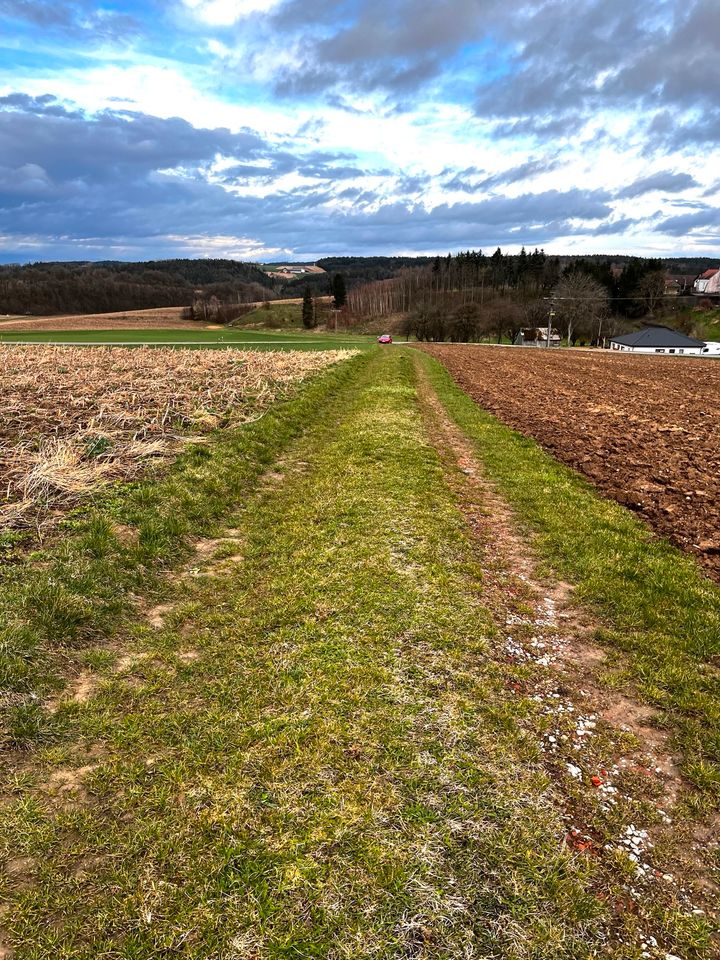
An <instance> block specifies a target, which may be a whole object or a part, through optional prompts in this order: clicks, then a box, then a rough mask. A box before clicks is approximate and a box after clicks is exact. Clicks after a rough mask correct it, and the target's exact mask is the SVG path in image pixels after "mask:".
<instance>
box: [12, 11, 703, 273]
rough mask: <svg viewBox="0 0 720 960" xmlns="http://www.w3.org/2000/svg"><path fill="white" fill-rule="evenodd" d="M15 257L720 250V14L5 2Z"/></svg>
mask: <svg viewBox="0 0 720 960" xmlns="http://www.w3.org/2000/svg"><path fill="white" fill-rule="evenodd" d="M0 48H1V50H0V261H4V262H8V261H26V260H39V259H60V260H68V259H104V258H117V259H126V260H131V259H143V258H150V257H173V256H223V257H225V256H229V257H236V258H241V259H253V260H273V259H274V260H278V259H285V258H288V259H315V258H317V257H320V256H323V255H330V254H338V255H343V254H391V253H434V252H448V251H455V250H458V249H466V248H469V247H472V248H476V249H477V248H483V249H494V248H495V247H496V246H498V245H500V246H502V247H503V248H504V249H509V250H517V249H519V248H520V247H521V246H522V245H525V246H526V247H531V248H532V247H535V246H538V247H544V248H545V249H546V250H547V251H551V252H557V253H560V252H575V253H585V252H638V253H646V254H657V253H665V254H669V255H672V254H685V253H697V254H701V255H705V256H718V257H720V200H719V199H718V196H719V191H720V9H719V8H718V2H717V0H653V2H647V0H645V2H642V3H641V2H640V0H572V2H570V0H526V2H521V0H433V2H432V3H428V2H427V0H309V2H302V3H301V2H300V0H144V2H140V0H129V2H126V3H116V2H112V0H109V2H106V3H104V4H101V5H99V4H98V3H95V2H91V0H75V2H72V3H63V2H58V0H0Z"/></svg>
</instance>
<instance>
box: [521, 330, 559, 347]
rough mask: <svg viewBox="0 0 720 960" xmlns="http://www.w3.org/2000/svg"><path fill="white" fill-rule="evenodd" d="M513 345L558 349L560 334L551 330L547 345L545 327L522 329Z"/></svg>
mask: <svg viewBox="0 0 720 960" xmlns="http://www.w3.org/2000/svg"><path fill="white" fill-rule="evenodd" d="M514 343H515V344H517V345H518V346H522V347H547V346H551V347H559V346H560V344H561V343H562V337H561V336H560V333H559V332H558V331H557V330H556V329H555V327H553V328H552V330H551V331H550V343H549V344H548V328H547V327H524V328H523V329H522V330H521V331H520V332H519V333H518V335H517V336H516V337H515V340H514Z"/></svg>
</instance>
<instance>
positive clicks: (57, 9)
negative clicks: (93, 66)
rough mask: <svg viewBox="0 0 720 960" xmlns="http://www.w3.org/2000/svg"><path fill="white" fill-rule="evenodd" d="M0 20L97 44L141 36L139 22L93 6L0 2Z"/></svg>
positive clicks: (37, 0) (45, 1) (48, 1)
mask: <svg viewBox="0 0 720 960" xmlns="http://www.w3.org/2000/svg"><path fill="white" fill-rule="evenodd" d="M0 16H1V17H3V18H4V19H7V20H16V21H20V22H23V21H24V22H25V23H28V24H31V25H34V26H37V27H42V28H43V29H44V30H48V31H51V32H57V31H60V32H63V33H67V34H82V35H86V36H87V35H90V36H92V37H94V38H95V39H97V40H114V41H119V40H126V39H129V38H130V37H132V36H133V35H135V34H137V33H139V32H140V30H141V27H140V23H139V21H138V20H137V19H136V18H135V17H132V16H128V15H127V14H123V13H117V12H116V11H114V10H106V9H105V10H104V9H98V6H97V4H96V3H93V2H77V3H56V2H51V0H0Z"/></svg>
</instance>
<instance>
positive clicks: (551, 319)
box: [546, 300, 555, 350]
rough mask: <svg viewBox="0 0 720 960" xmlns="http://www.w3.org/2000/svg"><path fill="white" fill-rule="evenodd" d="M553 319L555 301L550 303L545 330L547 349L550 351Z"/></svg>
mask: <svg viewBox="0 0 720 960" xmlns="http://www.w3.org/2000/svg"><path fill="white" fill-rule="evenodd" d="M554 319H555V301H554V300H551V301H550V313H549V314H548V328H547V344H546V346H547V348H548V350H549V349H550V337H551V335H552V329H553V320H554Z"/></svg>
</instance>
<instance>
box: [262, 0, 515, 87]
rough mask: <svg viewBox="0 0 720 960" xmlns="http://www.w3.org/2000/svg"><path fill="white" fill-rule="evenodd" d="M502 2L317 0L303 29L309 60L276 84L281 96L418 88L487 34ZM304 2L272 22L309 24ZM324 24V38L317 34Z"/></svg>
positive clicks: (280, 26) (282, 26)
mask: <svg viewBox="0 0 720 960" xmlns="http://www.w3.org/2000/svg"><path fill="white" fill-rule="evenodd" d="M501 6H502V4H501V3H500V2H499V0H465V2H463V3H457V2H456V0H437V2H436V3H433V4H427V3H420V0H387V2H385V0H364V2H361V3H355V4H352V3H342V2H340V3H337V2H335V3H321V4H319V5H315V4H313V18H312V25H311V26H310V28H309V29H308V31H303V30H301V32H305V33H306V36H305V41H304V43H303V45H302V49H303V50H304V51H305V57H304V60H303V62H302V63H301V64H300V65H299V66H296V67H293V68H287V69H286V70H285V72H284V73H283V75H282V77H281V78H280V79H279V81H278V90H279V92H282V93H286V94H287V93H291V94H293V95H305V94H307V93H317V92H320V91H328V92H330V91H331V90H332V89H333V88H334V87H336V86H338V85H339V86H343V85H347V84H349V85H351V86H352V88H353V89H363V90H385V91H389V92H391V93H394V94H399V93H400V94H401V93H404V92H409V91H413V90H416V89H417V88H418V87H420V86H422V85H423V84H424V83H426V82H427V81H428V80H430V79H432V78H434V77H436V76H437V75H438V74H440V73H441V72H442V70H443V69H444V68H445V67H446V66H447V60H448V57H452V56H453V55H454V53H455V52H456V51H457V50H458V49H459V48H460V47H461V46H463V45H464V44H465V43H467V42H469V41H472V40H473V39H481V38H482V36H483V33H484V28H483V24H484V23H485V22H486V20H487V18H488V17H491V16H492V15H494V14H495V12H496V11H498V10H499V9H500V8H501ZM307 22H308V21H307V6H306V4H305V3H304V2H303V0H290V2H289V3H286V4H285V5H283V7H282V8H281V9H280V11H279V12H278V14H277V16H276V17H275V19H274V26H275V28H276V29H277V30H278V31H280V32H283V31H293V30H294V29H295V25H296V24H306V23H307ZM318 29H320V30H322V32H323V33H324V36H322V37H320V38H318V37H317V32H318Z"/></svg>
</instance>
